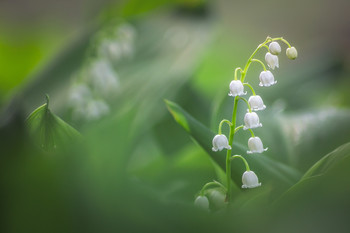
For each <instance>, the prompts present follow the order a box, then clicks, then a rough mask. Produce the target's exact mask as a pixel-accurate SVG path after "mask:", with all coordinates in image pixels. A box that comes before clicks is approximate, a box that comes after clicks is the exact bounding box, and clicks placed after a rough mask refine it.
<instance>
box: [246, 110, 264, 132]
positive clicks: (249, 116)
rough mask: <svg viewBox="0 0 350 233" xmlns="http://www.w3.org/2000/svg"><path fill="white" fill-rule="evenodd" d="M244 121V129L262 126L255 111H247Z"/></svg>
mask: <svg viewBox="0 0 350 233" xmlns="http://www.w3.org/2000/svg"><path fill="white" fill-rule="evenodd" d="M244 123H245V126H244V127H243V129H244V130H247V129H254V128H258V127H261V126H262V124H261V123H259V116H258V114H256V113H255V112H247V113H246V114H245V116H244Z"/></svg>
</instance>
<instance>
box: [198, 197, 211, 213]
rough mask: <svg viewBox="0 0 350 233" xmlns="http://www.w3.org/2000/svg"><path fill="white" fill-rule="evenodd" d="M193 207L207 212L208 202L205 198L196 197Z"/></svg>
mask: <svg viewBox="0 0 350 233" xmlns="http://www.w3.org/2000/svg"><path fill="white" fill-rule="evenodd" d="M194 205H195V206H197V207H199V208H201V209H203V210H209V200H208V198H207V197H206V196H198V197H197V198H196V200H195V201H194Z"/></svg>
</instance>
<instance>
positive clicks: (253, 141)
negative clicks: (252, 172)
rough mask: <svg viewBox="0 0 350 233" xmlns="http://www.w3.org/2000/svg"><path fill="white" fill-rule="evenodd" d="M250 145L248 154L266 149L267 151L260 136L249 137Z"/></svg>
mask: <svg viewBox="0 0 350 233" xmlns="http://www.w3.org/2000/svg"><path fill="white" fill-rule="evenodd" d="M248 147H249V150H250V151H247V154H253V153H263V152H264V151H267V148H266V149H264V146H263V143H262V141H261V139H260V138H259V137H251V138H249V140H248Z"/></svg>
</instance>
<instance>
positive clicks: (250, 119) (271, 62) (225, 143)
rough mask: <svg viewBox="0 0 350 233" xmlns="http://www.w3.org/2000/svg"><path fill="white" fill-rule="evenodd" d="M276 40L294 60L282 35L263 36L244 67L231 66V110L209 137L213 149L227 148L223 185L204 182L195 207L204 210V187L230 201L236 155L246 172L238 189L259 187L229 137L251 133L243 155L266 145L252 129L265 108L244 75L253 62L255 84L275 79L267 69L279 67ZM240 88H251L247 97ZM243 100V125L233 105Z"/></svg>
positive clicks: (206, 205) (294, 54)
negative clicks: (256, 66) (257, 69)
mask: <svg viewBox="0 0 350 233" xmlns="http://www.w3.org/2000/svg"><path fill="white" fill-rule="evenodd" d="M277 41H281V42H283V43H285V44H286V45H287V46H288V48H287V50H286V55H287V57H288V58H289V59H291V60H294V59H295V58H296V57H297V55H298V53H297V50H296V49H295V48H294V47H292V46H291V45H290V44H289V42H288V41H286V40H285V39H283V38H282V37H278V38H271V37H267V38H266V40H265V41H264V42H263V43H261V44H260V45H259V46H258V47H257V48H256V49H255V51H254V52H253V53H252V55H251V56H250V57H249V59H248V61H247V63H246V64H245V66H244V68H243V69H242V68H241V67H238V68H236V69H235V72H234V80H232V81H231V83H230V85H229V89H230V91H229V94H228V95H229V96H231V97H233V113H232V120H231V121H229V120H227V119H223V120H222V121H221V122H220V124H219V130H218V134H217V135H216V136H215V137H214V138H213V141H212V144H213V148H212V150H213V151H215V152H216V151H221V150H224V149H225V150H227V154H226V181H227V184H226V186H225V185H223V184H221V183H219V182H217V181H214V182H209V183H207V184H205V185H204V186H203V188H202V190H201V191H200V192H199V195H198V196H197V198H196V200H195V204H196V205H197V206H200V207H201V208H204V209H209V200H208V198H207V193H208V192H207V190H208V188H209V187H211V186H217V187H219V188H220V189H221V190H223V191H224V192H225V193H226V198H225V202H227V203H228V202H230V200H231V162H232V160H233V159H235V158H240V159H241V160H242V161H243V162H244V165H245V168H246V171H245V172H244V173H243V175H242V188H248V189H250V188H257V187H259V186H261V183H259V179H258V177H257V175H256V174H255V173H254V172H253V171H251V170H250V167H249V164H248V162H247V161H246V160H245V159H244V157H243V156H242V155H234V154H233V153H232V152H233V151H234V147H233V140H234V135H235V134H236V133H237V132H238V131H239V130H240V129H243V130H248V131H249V132H250V134H251V137H250V138H249V140H248V148H249V150H248V151H247V154H253V153H254V154H257V153H263V152H264V151H266V150H267V148H264V146H263V143H262V141H261V139H260V138H259V137H258V136H256V135H255V134H254V131H253V129H255V128H258V127H262V123H260V120H259V115H258V114H257V113H256V111H262V110H264V109H265V108H266V106H265V105H264V102H263V100H262V98H261V97H260V96H259V95H257V94H256V92H255V90H254V88H253V87H252V86H251V85H250V84H249V83H248V82H246V80H245V78H246V76H247V72H248V70H249V67H250V65H251V64H252V63H253V62H255V63H258V64H260V65H261V67H262V69H263V70H262V71H261V73H260V75H259V80H260V83H259V86H261V87H270V86H272V85H274V84H276V83H277V81H276V80H275V77H274V75H273V73H272V72H271V71H270V70H274V69H275V68H279V62H278V56H277V55H279V54H280V53H281V46H280V45H279V43H278V42H277ZM261 49H266V50H267V52H266V54H265V62H266V64H267V66H268V68H269V69H270V70H267V69H266V66H265V64H264V62H262V61H261V60H259V59H256V58H254V57H255V55H256V54H257V52H258V51H260V50H261ZM238 72H239V73H240V77H239V78H238ZM244 87H248V88H249V89H250V91H251V96H250V97H249V99H248V100H247V99H245V98H244V97H242V96H244V95H246V94H247V92H246V91H244ZM239 100H243V102H245V104H246V105H247V108H248V110H247V113H246V114H245V116H244V125H241V126H238V127H237V126H236V119H237V105H238V101H239ZM225 123H226V124H227V125H228V126H229V129H230V131H229V135H228V137H227V136H226V135H224V134H222V131H221V128H222V125H223V124H225Z"/></svg>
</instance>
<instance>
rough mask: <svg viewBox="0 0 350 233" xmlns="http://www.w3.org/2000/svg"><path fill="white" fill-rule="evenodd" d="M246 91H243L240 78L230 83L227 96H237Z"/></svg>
mask: <svg viewBox="0 0 350 233" xmlns="http://www.w3.org/2000/svg"><path fill="white" fill-rule="evenodd" d="M245 94H247V92H244V87H243V83H242V82H241V80H233V81H232V82H231V83H230V93H229V94H228V95H229V96H233V97H235V96H237V95H245Z"/></svg>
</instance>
